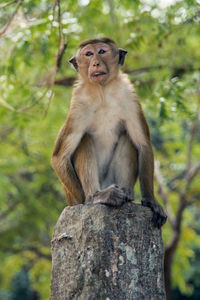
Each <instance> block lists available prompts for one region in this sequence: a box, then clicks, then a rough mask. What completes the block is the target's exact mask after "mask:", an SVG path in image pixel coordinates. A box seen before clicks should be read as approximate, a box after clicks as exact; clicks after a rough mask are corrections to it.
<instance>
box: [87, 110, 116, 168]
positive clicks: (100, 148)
mask: <svg viewBox="0 0 200 300" xmlns="http://www.w3.org/2000/svg"><path fill="white" fill-rule="evenodd" d="M90 134H91V137H92V140H93V143H94V148H95V152H96V158H97V163H98V167H99V171H100V173H102V172H103V171H105V170H106V168H108V166H109V163H110V161H111V159H112V156H113V152H114V151H115V146H116V144H117V142H118V139H119V135H120V118H119V115H118V114H116V113H112V112H105V111H102V112H99V113H98V114H95V118H94V122H93V123H92V124H91V130H90Z"/></svg>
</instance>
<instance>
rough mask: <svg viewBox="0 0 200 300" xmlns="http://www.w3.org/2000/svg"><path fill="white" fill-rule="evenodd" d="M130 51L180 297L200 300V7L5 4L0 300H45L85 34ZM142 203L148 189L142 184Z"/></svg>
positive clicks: (170, 2)
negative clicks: (60, 171) (60, 150)
mask: <svg viewBox="0 0 200 300" xmlns="http://www.w3.org/2000/svg"><path fill="white" fill-rule="evenodd" d="M98 36H108V37H111V38H113V39H114V40H115V41H116V42H117V44H118V45H119V47H122V48H124V49H126V50H127V51H128V55H127V58H126V61H125V65H124V66H123V68H122V69H123V71H124V72H126V73H128V74H129V76H130V78H131V81H132V82H133V84H134V86H135V88H136V91H137V93H138V95H139V97H140V100H141V103H142V106H143V109H144V111H145V115H146V117H147V119H148V123H149V125H150V129H151V136H152V143H153V147H154V153H155V160H156V172H155V190H156V195H157V199H158V201H159V202H160V203H161V204H162V205H163V206H164V207H165V209H166V211H167V213H168V216H169V217H168V222H167V224H166V225H165V226H164V227H163V239H164V243H165V249H166V258H165V263H166V265H167V266H168V270H166V272H167V274H166V276H167V277H168V278H169V279H171V284H170V285H169V286H168V287H167V289H168V293H169V291H171V299H200V238H199V233H200V218H199V216H200V176H199V170H200V148H199V142H200V131H199V107H200V0H197V1H194V0H177V1H175V0H162V1H159V0H158V1H154V0H134V1H133V0H121V1H120V0H102V1H97V0H78V1H77V0H68V1H63V0H60V1H59V0H52V1H50V0H49V1H48V0H15V1H11V0H6V1H0V299H1V300H8V299H9V300H14V299H16V300H31V299H32V300H33V299H35V300H37V299H41V300H47V299H48V298H49V292H50V273H51V254H50V246H51V236H52V232H53V227H54V226H55V224H56V221H57V219H58V217H59V215H60V213H61V211H62V209H63V208H64V207H65V205H66V202H65V197H64V192H63V190H62V187H61V184H60V183H59V181H58V179H57V177H56V175H55V173H54V171H53V170H52V168H51V164H50V159H51V153H52V149H53V145H54V142H55V139H56V136H57V134H58V131H59V129H60V127H61V125H62V124H63V123H64V121H65V119H66V116H67V113H68V107H69V102H70V97H71V92H72V85H73V82H74V79H75V78H76V72H75V71H74V70H73V69H72V68H71V66H70V65H69V63H68V59H69V58H70V57H71V56H73V55H74V54H75V52H76V47H77V44H78V43H79V42H80V41H81V40H83V39H86V38H93V37H98ZM136 194H137V199H138V200H139V199H140V194H139V188H138V186H137V188H136Z"/></svg>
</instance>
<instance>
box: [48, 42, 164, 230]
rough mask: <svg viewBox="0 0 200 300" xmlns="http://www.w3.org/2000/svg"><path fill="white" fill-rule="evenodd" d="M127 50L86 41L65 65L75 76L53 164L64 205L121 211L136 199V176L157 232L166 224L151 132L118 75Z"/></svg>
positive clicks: (125, 80) (128, 84)
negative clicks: (156, 188)
mask: <svg viewBox="0 0 200 300" xmlns="http://www.w3.org/2000/svg"><path fill="white" fill-rule="evenodd" d="M126 54H127V51H125V50H123V49H120V48H118V47H117V46H116V44H115V42H114V41H113V40H112V39H110V38H105V37H103V38H97V39H90V40H86V41H84V42H82V43H80V44H79V48H78V51H77V53H76V55H75V56H74V57H72V58H71V59H70V60H69V62H70V63H72V64H73V66H74V68H75V69H76V71H77V72H78V73H79V79H78V82H77V84H76V85H75V88H74V90H73V94H72V99H71V105H70V110H69V115H68V118H67V120H66V122H65V124H64V125H63V127H62V128H61V130H60V132H59V135H58V137H57V141H56V144H55V147H54V150H53V156H52V165H53V168H54V169H55V171H56V173H57V175H58V177H59V179H60V181H61V182H62V184H63V187H64V190H65V192H66V198H67V202H68V205H77V204H81V203H88V202H92V203H101V204H105V205H110V206H114V207H119V206H121V205H122V204H123V203H125V202H127V201H133V200H134V193H133V187H134V185H135V183H136V180H137V178H138V177H139V181H140V189H141V196H142V205H144V206H148V207H150V208H151V210H152V212H153V214H152V215H153V217H152V221H153V223H154V225H155V226H156V227H158V228H160V227H161V226H162V225H163V224H164V223H165V222H166V218H167V217H166V215H165V213H164V211H163V209H162V207H161V206H160V205H159V204H158V203H157V202H156V200H155V197H154V188H153V173H154V157H153V151H152V146H151V141H150V133H149V128H148V125H147V122H146V119H145V117H144V114H143V111H142V108H141V105H140V103H139V101H138V97H137V95H136V93H135V90H134V88H133V86H132V84H131V82H130V80H129V79H128V76H127V75H126V74H124V73H122V72H121V71H120V70H119V66H120V65H123V63H124V60H125V56H126Z"/></svg>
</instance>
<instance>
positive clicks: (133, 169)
mask: <svg viewBox="0 0 200 300" xmlns="http://www.w3.org/2000/svg"><path fill="white" fill-rule="evenodd" d="M136 179H137V151H136V150H135V148H134V147H133V146H132V143H131V141H130V140H129V138H128V137H127V135H125V134H124V135H122V136H121V137H120V138H119V141H118V142H117V144H116V146H115V147H114V150H113V153H112V157H111V161H110V164H109V166H108V170H107V172H106V174H104V177H103V178H102V179H101V186H102V187H106V188H105V189H104V190H102V191H100V192H97V193H96V194H94V197H93V202H94V203H102V204H106V205H110V206H115V207H117V206H121V205H122V204H123V203H125V202H127V201H133V200H134V193H133V186H134V184H135V181H136Z"/></svg>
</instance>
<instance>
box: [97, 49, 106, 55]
mask: <svg viewBox="0 0 200 300" xmlns="http://www.w3.org/2000/svg"><path fill="white" fill-rule="evenodd" d="M98 53H99V54H104V53H106V51H105V50H104V49H100V50H99V52H98Z"/></svg>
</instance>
